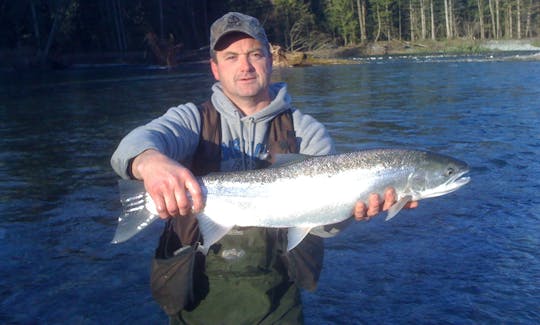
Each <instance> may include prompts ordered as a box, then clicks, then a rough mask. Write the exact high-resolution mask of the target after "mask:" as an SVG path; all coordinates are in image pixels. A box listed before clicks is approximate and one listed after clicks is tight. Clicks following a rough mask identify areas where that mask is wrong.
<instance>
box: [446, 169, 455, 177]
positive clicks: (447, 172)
mask: <svg viewBox="0 0 540 325" xmlns="http://www.w3.org/2000/svg"><path fill="white" fill-rule="evenodd" d="M452 175H454V168H452V167H448V168H447V169H446V173H445V176H447V177H449V176H452Z"/></svg>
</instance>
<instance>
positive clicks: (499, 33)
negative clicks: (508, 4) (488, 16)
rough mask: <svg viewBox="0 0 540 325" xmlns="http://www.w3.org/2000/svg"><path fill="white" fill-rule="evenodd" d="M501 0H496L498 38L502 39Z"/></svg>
mask: <svg viewBox="0 0 540 325" xmlns="http://www.w3.org/2000/svg"><path fill="white" fill-rule="evenodd" d="M499 13H500V11H499V0H495V24H496V26H495V29H496V30H497V39H500V38H501V36H502V33H501V17H500V15H499Z"/></svg>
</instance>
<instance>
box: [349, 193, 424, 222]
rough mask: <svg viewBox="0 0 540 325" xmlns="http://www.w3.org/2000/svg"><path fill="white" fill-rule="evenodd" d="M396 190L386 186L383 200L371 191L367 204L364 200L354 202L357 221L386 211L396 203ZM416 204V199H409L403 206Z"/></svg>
mask: <svg viewBox="0 0 540 325" xmlns="http://www.w3.org/2000/svg"><path fill="white" fill-rule="evenodd" d="M396 197H397V196H396V190H395V189H394V188H387V189H386V191H385V192H384V200H383V201H381V197H380V196H379V195H378V194H376V193H373V194H371V195H370V196H369V201H368V206H366V204H365V203H364V202H361V201H358V202H356V206H355V207H354V212H353V214H354V218H355V219H356V220H358V221H362V220H365V221H367V220H370V219H371V218H372V217H374V216H375V215H377V214H378V213H379V212H381V211H387V210H388V209H390V207H391V206H392V205H394V203H396ZM417 206H418V201H411V202H409V203H407V204H406V205H405V208H408V209H413V208H416V207H417Z"/></svg>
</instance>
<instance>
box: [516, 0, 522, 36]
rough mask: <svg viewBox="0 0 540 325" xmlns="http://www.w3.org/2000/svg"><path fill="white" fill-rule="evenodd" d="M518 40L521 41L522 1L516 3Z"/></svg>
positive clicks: (518, 0)
mask: <svg viewBox="0 0 540 325" xmlns="http://www.w3.org/2000/svg"><path fill="white" fill-rule="evenodd" d="M516 20H517V22H516V23H517V25H516V27H517V38H518V39H521V0H517V2H516Z"/></svg>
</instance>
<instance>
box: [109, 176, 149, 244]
mask: <svg viewBox="0 0 540 325" xmlns="http://www.w3.org/2000/svg"><path fill="white" fill-rule="evenodd" d="M118 187H119V189H120V202H121V203H122V214H121V215H120V217H118V226H117V227H116V232H115V234H114V238H113V239H112V243H113V244H117V243H121V242H124V241H126V240H128V239H130V238H131V237H133V236H135V234H136V233H138V232H139V231H141V230H142V229H144V228H145V227H146V226H148V225H149V224H150V223H151V222H152V221H154V220H155V219H156V218H157V217H158V216H157V215H156V214H153V213H151V212H150V211H148V209H147V208H146V204H147V200H148V198H147V194H146V192H145V189H144V184H143V183H142V182H140V181H133V180H120V181H118Z"/></svg>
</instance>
